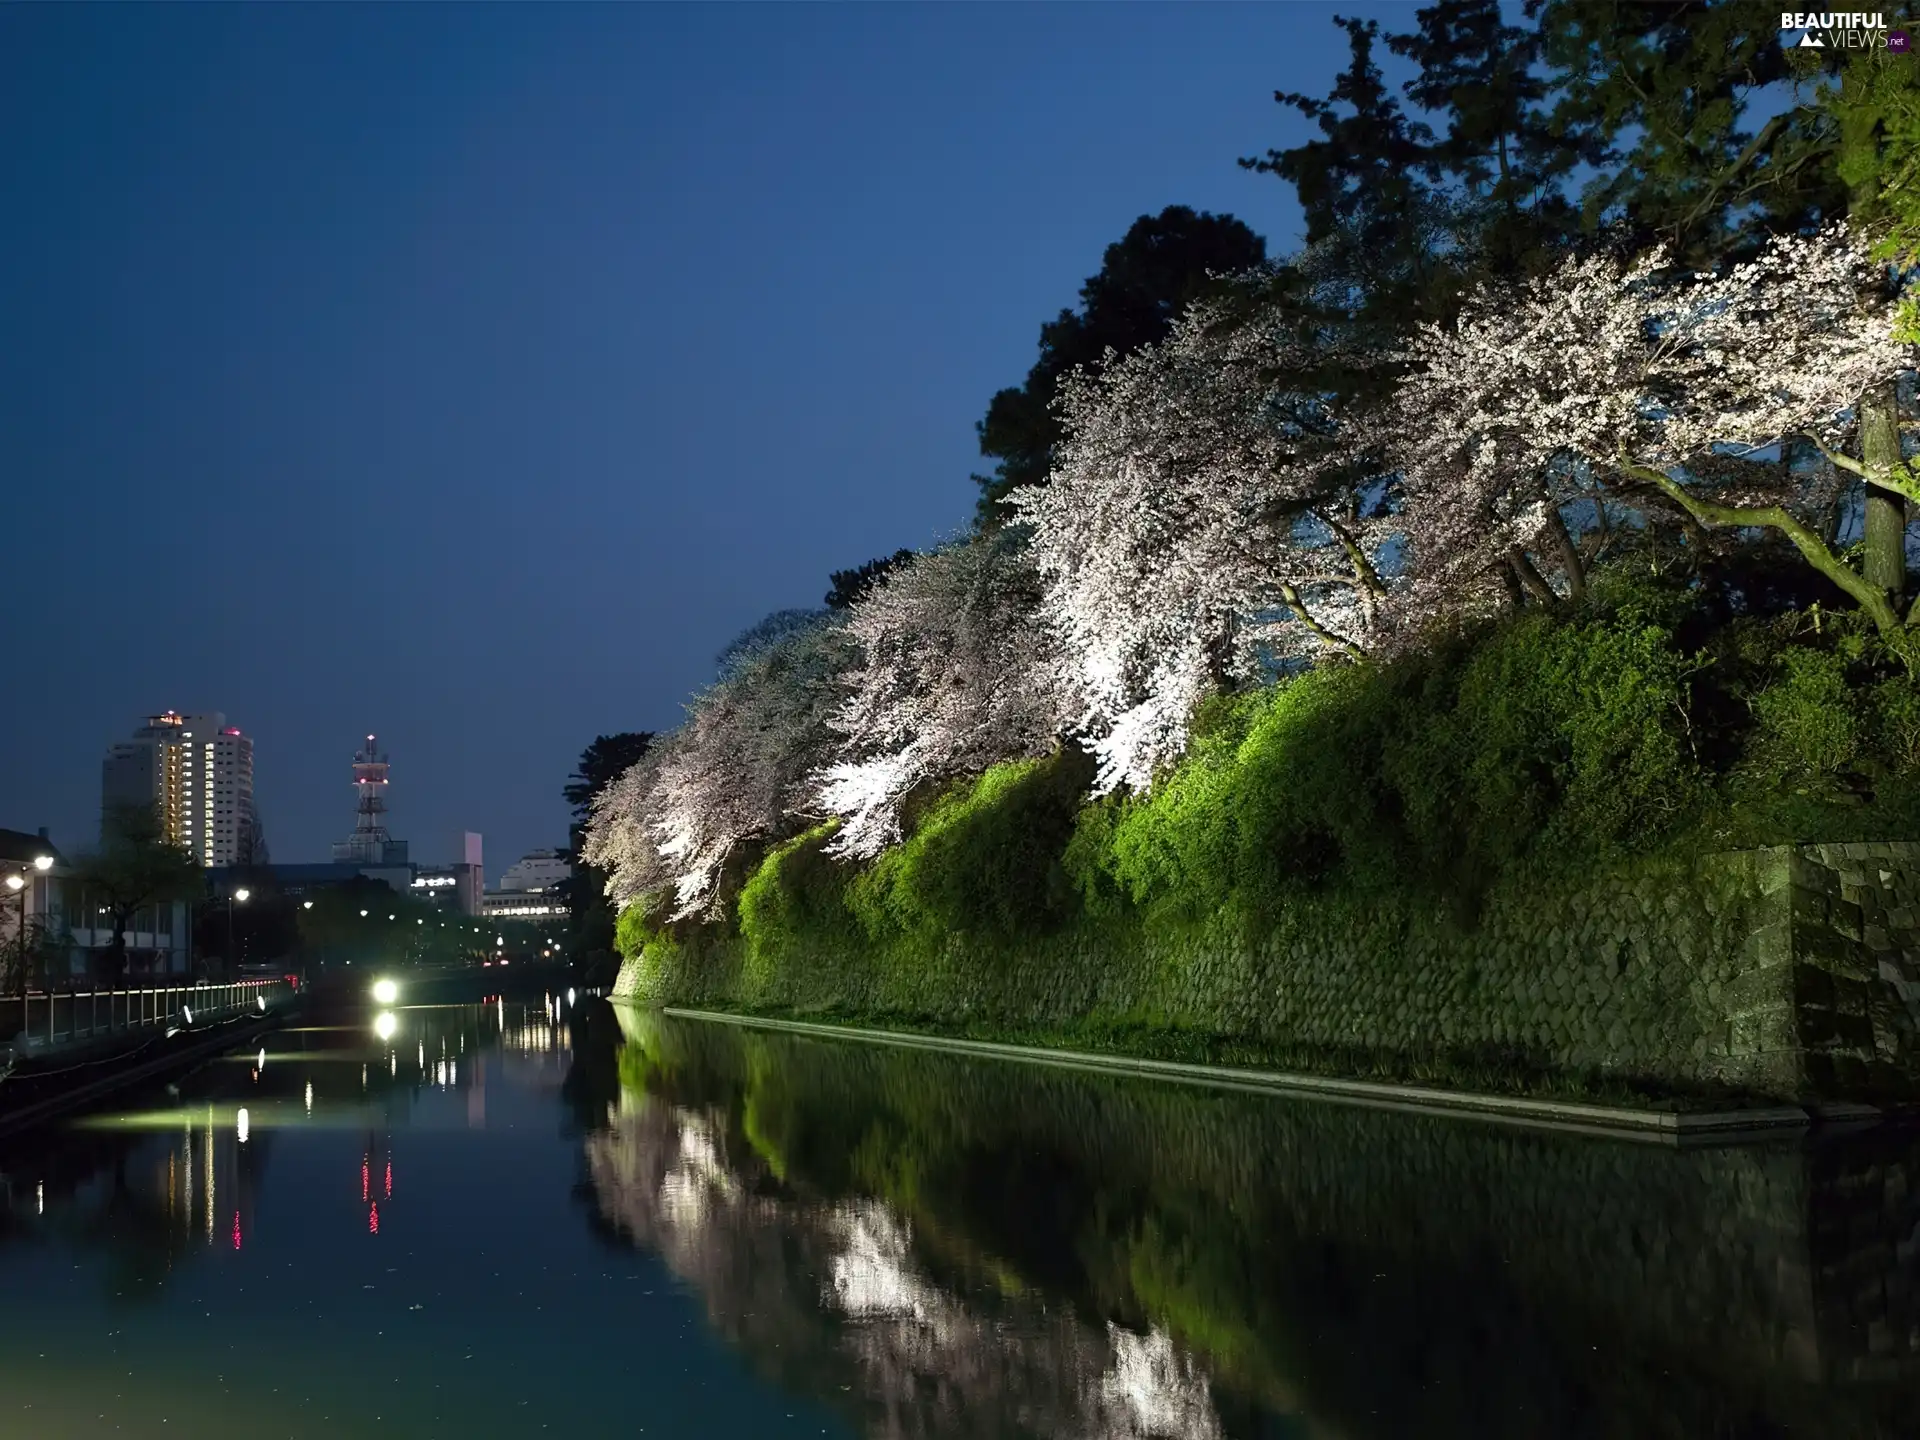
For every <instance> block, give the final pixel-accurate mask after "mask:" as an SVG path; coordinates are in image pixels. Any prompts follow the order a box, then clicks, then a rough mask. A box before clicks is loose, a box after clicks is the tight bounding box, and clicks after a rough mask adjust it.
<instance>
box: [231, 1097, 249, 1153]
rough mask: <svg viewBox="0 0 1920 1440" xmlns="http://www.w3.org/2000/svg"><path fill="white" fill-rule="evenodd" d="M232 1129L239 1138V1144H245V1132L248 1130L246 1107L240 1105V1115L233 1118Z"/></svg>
mask: <svg viewBox="0 0 1920 1440" xmlns="http://www.w3.org/2000/svg"><path fill="white" fill-rule="evenodd" d="M233 1128H234V1133H235V1134H237V1135H238V1136H239V1137H240V1143H241V1144H242V1145H244V1144H246V1143H247V1130H248V1125H247V1107H246V1106H244V1105H242V1106H241V1107H240V1113H239V1114H238V1115H236V1116H235V1117H234V1121H233Z"/></svg>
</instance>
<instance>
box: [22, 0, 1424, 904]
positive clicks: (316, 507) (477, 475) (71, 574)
mask: <svg viewBox="0 0 1920 1440" xmlns="http://www.w3.org/2000/svg"><path fill="white" fill-rule="evenodd" d="M1335 8H1336V7H1335V6H1334V5H1331V4H1329V5H1320V4H1305V3H1302V4H1295V5H1265V6H1255V5H1238V6H1217V7H1200V6H1174V7H1165V8H1161V7H1152V6H1139V5H1129V6H1119V5H1112V6H1102V7H1097V8H1096V7H1091V6H1064V5H1061V6H1046V7H1042V6H1011V5H1001V6H986V5H981V6H965V7H953V8H945V7H923V6H899V7H877V6H852V5H845V6H834V7H805V6H780V7H776V8H759V7H748V6H706V7H700V8H684V9H681V8H669V7H666V6H651V5H648V6H641V5H630V6H606V5H602V6H593V7H578V8H574V7H562V6H554V5H547V6H512V7H508V6H492V7H485V8H477V7H476V8H465V7H458V8H457V7H451V6H408V7H377V8H376V7H358V6H355V7H349V6H326V7H312V8H299V9H297V8H283V7H265V6H260V7H247V8H219V9H216V8H199V7H194V8H188V7H183V6H143V7H139V8H132V9H121V8H109V7H104V6H85V7H82V6H65V7H54V6H23V5H16V6H8V7H4V8H0V133H4V135H5V136H6V143H5V145H4V146H0V335H4V337H5V338H4V344H0V496H3V497H4V502H5V507H6V513H5V516H4V519H0V540H3V541H4V543H5V545H6V551H7V553H6V557H5V560H4V563H0V602H3V603H4V610H5V614H6V615H7V616H8V617H9V624H8V626H7V629H6V632H5V633H6V636H7V641H8V643H7V644H6V646H5V649H4V652H0V653H3V654H4V659H0V665H4V673H5V674H7V675H8V676H9V679H8V680H7V682H6V684H5V687H4V688H5V693H7V694H8V695H9V696H11V697H12V699H11V701H10V703H8V704H7V705H5V706H4V707H0V754H4V755H5V756H6V761H5V764H4V767H0V773H3V774H4V782H3V788H0V825H7V826H14V827H19V828H32V827H34V826H37V825H42V824H45V825H49V826H51V827H52V828H53V834H54V838H55V840H56V841H59V842H63V843H65V844H67V845H69V846H73V845H77V844H82V843H85V842H86V841H87V840H89V839H90V838H91V834H92V831H93V828H94V825H95V817H96V814H97V808H98V799H99V794H98V792H99V764H100V759H101V756H102V754H103V752H104V751H105V749H106V747H107V745H108V744H109V743H110V742H112V741H114V740H116V739H119V738H122V737H124V736H125V735H126V734H127V733H128V732H129V731H130V730H131V729H132V727H133V726H135V725H136V724H138V723H139V720H140V717H141V716H142V715H144V714H146V713H149V712H151V711H155V710H159V709H163V708H167V707H170V706H171V707H176V708H179V709H183V710H185V709H219V710H224V711H225V712H226V713H227V715H228V718H229V721H230V722H231V723H234V724H238V725H240V726H241V727H242V728H244V729H245V730H247V731H248V732H249V733H250V734H252V735H253V736H254V737H255V740H256V744H257V747H258V748H257V752H256V753H257V767H258V768H257V788H258V796H259V800H260V805H261V809H262V813H263V816H264V818H265V821H266V826H267V834H268V839H269V841H270V843H271V845H272V848H273V853H274V855H275V857H276V858H277V859H281V860H308V859H319V858H324V857H325V854H326V845H327V843H328V841H330V840H331V839H334V838H337V837H338V836H340V835H342V834H344V833H345V832H346V831H347V830H348V829H349V828H351V821H352V796H351V793H350V790H349V783H348V782H349V772H348V760H349V757H350V755H351V753H352V751H353V749H354V746H355V743H356V740H357V737H358V736H360V735H362V734H364V733H365V732H366V731H367V730H369V729H373V730H377V731H379V732H380V735H381V737H382V739H383V741H384V743H385V744H386V745H387V747H388V748H389V750H390V751H391V754H392V758H393V764H394V769H393V777H394V783H393V792H392V809H393V826H394V831H395V833H396V834H397V835H400V836H402V837H405V838H409V839H411V840H412V841H413V843H414V847H415V853H416V855H417V856H420V857H423V858H427V859H448V858H451V856H452V851H453V846H454V840H455V837H456V835H457V832H459V831H460V830H463V829H474V830H478V831H481V832H482V833H483V834H484V835H485V836H486V841H487V856H488V869H489V872H490V873H491V874H493V875H496V876H497V874H498V872H499V871H500V870H501V869H503V868H504V867H505V865H506V864H507V863H508V862H509V861H511V860H512V859H513V858H514V857H515V856H516V855H518V854H519V853H520V852H522V851H524V850H526V849H528V848H530V847H533V846H537V845H547V844H557V843H561V842H563V841H564V838H565V808H564V805H563V804H562V802H561V800H560V796H559V791H560V787H561V784H562V783H563V781H564V779H565V777H566V774H567V772H568V770H569V769H570V768H571V765H572V762H573V760H574V757H575V756H576V755H577V753H578V751H579V750H580V747H581V746H582V745H583V744H584V743H585V742H586V741H588V740H590V739H592V737H593V736H594V735H595V734H596V733H599V732H602V731H612V730H620V729H635V728H661V727H666V726H670V725H672V724H674V723H676V721H677V719H678V717H679V715H680V707H681V704H682V702H683V701H684V699H685V698H686V696H687V695H688V694H689V692H691V691H692V690H693V689H695V688H696V687H697V686H699V685H700V684H702V683H703V682H704V681H705V680H707V679H708V678H710V676H711V672H712V658H713V656H714V654H715V653H716V652H717V651H718V650H719V649H720V648H721V647H722V646H723V645H724V644H725V643H726V641H727V640H728V639H729V638H731V637H732V636H733V635H734V634H735V633H736V632H738V631H739V630H741V629H742V628H743V627H745V626H747V625H749V624H751V623H752V622H753V621H754V620H756V619H757V618H759V617H760V616H761V615H763V614H764V613H766V612H767V611H769V610H773V609H776V608H779V607H783V606H790V605H808V604H815V603H818V600H819V597H820V595H821V594H822V592H823V591H824V590H825V589H826V583H827V574H828V572H829V571H830V570H833V569H836V568H841V567H844V566H848V565H853V564H856V563H858V562H860V561H863V560H866V559H868V558H870V557H872V556H874V555H876V554H880V553H883V552H886V551H890V550H892V549H894V548H895V547H896V546H899V545H915V546H918V545H925V544H928V543H930V542H933V541H936V540H938V539H940V538H942V537H943V536H946V535H949V534H951V533H953V532H954V531H956V530H957V529H959V528H960V527H961V526H962V525H964V524H965V522H966V520H967V518H968V516H969V513H970V510H971V506H972V503H973V498H974V487H973V485H972V484H971V483H970V481H969V479H968V476H969V474H970V473H971V472H972V471H974V470H975V469H978V468H981V462H980V460H979V457H978V455H977V453H976V446H975V440H974V432H973V425H974V422H975V420H976V419H978V417H979V416H980V414H981V413H982V412H983V410H984V408H985V405H986V402H987V399H988V397H989V396H990V395H991V394H992V393H993V391H994V390H995V389H997V388H998V387H1000V386H1002V385H1006V384H1013V383H1017V382H1018V381H1019V380H1020V379H1021V377H1022V376H1023V375H1024V373H1025V371H1026V367H1027V366H1028V365H1029V364H1030V363H1031V361H1032V359H1033V355H1034V345H1035V339H1036V336H1037V332H1038V327H1039V324H1040V322H1041V321H1042V320H1043V319H1045V318H1046V317H1048V316H1049V315H1051V314H1052V313H1053V312H1054V311H1055V310H1057V309H1058V308H1059V307H1061V306H1063V305H1066V304H1070V303H1072V301H1073V299H1074V292H1075V290H1076V289H1077V287H1078V284H1079V282H1080V281H1081V279H1082V278H1083V277H1085V276H1086V275H1087V274H1089V273H1091V272H1092V271H1093V270H1094V269H1095V268H1097V266H1098V263H1099V258H1100V253H1101V250H1102V249H1103V248H1104V247H1105V246H1106V245H1107V244H1108V243H1109V242H1110V241H1112V240H1115V239H1117V238H1118V237H1119V236H1120V235H1121V234H1122V233H1123V232H1124V231H1125V229H1126V227H1127V225H1128V224H1129V223H1130V222H1131V221H1132V220H1133V219H1134V217H1135V216H1137V215H1139V214H1141V213H1142V212H1146V211H1155V210H1159V209H1160V208H1162V207H1163V206H1165V205H1168V204H1173V203H1183V204H1188V205H1192V206H1195V207H1199V208H1206V209H1212V210H1227V211H1231V212H1233V213H1234V214H1237V215H1239V216H1241V217H1242V218H1244V219H1245V220H1247V221H1248V222H1249V223H1250V224H1252V225H1253V226H1254V228H1255V229H1257V230H1259V231H1260V232H1261V233H1262V234H1264V235H1266V236H1267V237H1268V240H1269V242H1270V244H1271V245H1272V246H1273V247H1274V248H1275V249H1284V248H1286V247H1287V246H1288V245H1289V244H1291V243H1292V240H1293V237H1294V234H1295V231H1296V228H1297V211H1296V210H1295V207H1294V205H1293V202H1292V195H1291V192H1290V190H1289V189H1288V188H1287V187H1285V186H1284V185H1282V184H1281V183H1280V182H1278V181H1276V180H1274V179H1272V178H1270V177H1265V176H1257V175H1253V174H1250V173H1247V172H1244V171H1242V170H1240V169H1238V168H1237V167H1236V166H1235V164H1234V159H1235V157H1236V156H1238V155H1243V154H1250V153H1255V152H1258V151H1263V150H1264V149H1265V148H1266V147H1268V146H1269V145H1274V144H1290V143H1294V141H1296V140H1297V139H1298V138H1300V137H1301V136H1302V134H1303V133H1304V128H1305V127H1304V122H1303V121H1301V120H1300V119H1299V118H1298V117H1297V116H1293V115H1291V114H1290V112H1284V111H1282V110H1281V109H1280V108H1279V107H1278V106H1276V105H1275V104H1274V103H1273V101H1272V98H1271V96H1272V92H1273V91H1274V90H1275V89H1276V88H1282V89H1302V90H1307V91H1310V92H1314V93H1324V91H1325V90H1326V88H1327V87H1328V86H1329V85H1330V83H1331V81H1332V79H1333V76H1334V73H1335V72H1336V71H1337V70H1338V69H1339V67H1340V65H1341V64H1342V63H1343V61H1344V54H1345V47H1344V42H1343V37H1342V36H1341V35H1340V33H1339V32H1338V31H1337V30H1335V28H1334V27H1333V25H1332V24H1331V23H1330V16H1331V15H1332V13H1333V12H1334V9H1335ZM1338 8H1339V9H1340V10H1342V11H1345V12H1349V13H1351V12H1354V11H1361V12H1364V11H1365V10H1366V8H1367V7H1365V6H1356V5H1351V4H1344V5H1340V6H1338ZM1411 9H1412V7H1411V6H1410V5H1409V6H1397V7H1383V8H1382V11H1381V13H1383V14H1390V15H1391V16H1392V17H1393V19H1394V20H1395V22H1396V23H1400V24H1405V23H1409V22H1410V18H1411Z"/></svg>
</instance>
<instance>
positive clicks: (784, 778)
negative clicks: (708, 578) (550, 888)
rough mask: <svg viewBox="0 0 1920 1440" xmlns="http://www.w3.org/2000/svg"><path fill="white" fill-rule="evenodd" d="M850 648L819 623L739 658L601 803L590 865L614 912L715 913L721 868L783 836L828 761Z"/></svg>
mask: <svg viewBox="0 0 1920 1440" xmlns="http://www.w3.org/2000/svg"><path fill="white" fill-rule="evenodd" d="M851 659H852V646H851V643H850V641H849V639H848V637H847V634H846V632H845V630H844V628H843V627H842V626H841V625H840V624H839V623H837V622H836V621H834V620H831V619H823V620H821V621H820V622H818V623H817V624H814V625H812V626H809V627H807V628H805V629H802V630H799V631H796V632H791V633H788V634H785V635H783V636H781V637H779V638H777V639H775V640H773V641H770V642H768V643H766V644H762V645H759V646H757V647H754V648H752V649H750V650H748V651H746V652H745V653H743V654H740V655H737V656H735V657H734V658H733V659H732V660H731V662H730V664H729V668H728V669H727V672H726V675H725V676H724V678H722V679H721V680H720V681H719V682H718V683H716V684H714V685H713V686H711V687H709V688H708V689H707V690H706V691H705V692H704V693H702V694H701V695H700V696H698V697H697V698H696V699H695V700H694V701H693V703H692V704H691V705H690V706H689V707H688V713H687V720H686V723H685V724H683V725H682V726H681V727H680V728H679V729H678V730H675V731H674V732H672V733H671V734H670V735H667V736H664V737H662V738H661V739H660V740H658V741H656V742H655V743H654V746H653V748H652V750H651V751H650V752H649V754H648V755H647V757H646V758H645V759H644V760H642V761H641V762H640V763H639V764H638V765H636V766H634V767H633V769H632V770H630V771H628V772H627V774H626V775H624V776H622V777H621V778H620V779H619V780H618V781H616V782H615V783H614V784H613V785H611V786H609V787H608V788H607V790H606V791H605V792H604V793H603V794H602V795H601V797H600V799H599V800H598V801H597V802H596V803H595V805H594V811H593V818H592V820H591V821H590V822H589V824H588V826H587V838H586V847H585V855H586V858H587V862H588V863H589V864H592V865H596V866H599V867H601V868H602V869H604V870H606V871H607V872H608V887H607V888H608V893H609V894H610V895H611V896H612V897H613V898H614V900H615V902H616V903H617V904H619V905H621V906H625V905H627V904H630V903H631V902H633V901H635V900H637V899H639V898H641V897H642V896H645V895H648V894H652V893H655V892H657V891H660V890H666V889H670V890H671V891H672V895H673V908H672V911H671V918H674V919H684V918H687V917H689V916H693V915H701V914H705V915H708V916H711V915H713V914H714V913H715V906H716V905H718V904H719V903H720V900H721V898H722V897H721V894H720V885H719V882H720V879H721V876H722V874H723V872H724V871H725V868H726V866H727V863H728V861H729V860H731V859H733V858H734V857H735V856H736V855H738V854H739V853H740V852H741V850H742V847H744V846H746V845H747V844H749V843H752V842H756V841H761V842H764V841H768V840H777V839H779V838H782V837H783V836H785V835H786V834H788V833H790V832H791V831H792V830H793V829H794V828H795V826H796V824H797V823H798V821H799V818H800V817H801V816H802V815H803V814H804V812H805V810H806V804H805V802H806V798H807V789H808V785H809V781H810V778H811V777H812V776H813V774H814V773H815V772H816V771H818V770H819V769H820V768H821V767H822V766H823V765H824V764H825V763H826V762H827V760H828V758H829V756H830V755H831V753H832V749H833V745H834V734H833V732H832V731H831V730H830V729H829V727H828V721H829V719H830V718H831V717H832V715H833V714H834V713H835V711H836V710H837V709H838V708H839V706H840V704H841V703H842V701H843V699H844V697H845V694H846V683H845V676H846V671H847V667H848V665H849V663H850V661H851Z"/></svg>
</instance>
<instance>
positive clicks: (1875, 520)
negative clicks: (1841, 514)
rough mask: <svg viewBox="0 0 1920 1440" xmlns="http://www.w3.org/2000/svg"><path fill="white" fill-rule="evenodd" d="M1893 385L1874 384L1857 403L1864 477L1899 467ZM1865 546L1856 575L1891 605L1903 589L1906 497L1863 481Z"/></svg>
mask: <svg viewBox="0 0 1920 1440" xmlns="http://www.w3.org/2000/svg"><path fill="white" fill-rule="evenodd" d="M1895 404H1896V402H1895V398H1894V389H1893V382H1892V381H1891V380H1889V381H1887V382H1886V383H1885V384H1882V385H1876V386H1874V387H1873V389H1871V390H1869V391H1868V392H1867V393H1866V394H1865V395H1864V396H1863V397H1862V398H1861V401H1860V450H1861V454H1860V458H1861V460H1862V461H1863V462H1864V463H1865V464H1866V467H1867V474H1868V475H1869V476H1873V475H1884V474H1886V473H1887V472H1888V471H1889V470H1892V469H1893V468H1894V467H1895V466H1896V465H1898V464H1899V463H1900V417H1899V414H1898V413H1897V411H1896V409H1895ZM1866 508H1867V514H1866V545H1865V552H1864V555H1863V557H1862V559H1863V563H1862V565H1861V573H1862V574H1863V575H1864V577H1865V578H1866V581H1867V583H1868V584H1869V585H1872V586H1874V587H1876V588H1877V589H1880V590H1884V591H1886V593H1887V595H1888V596H1889V597H1890V598H1891V599H1892V600H1893V601H1894V602H1895V604H1896V605H1897V604H1898V603H1899V600H1900V597H1901V595H1902V593H1903V592H1904V591H1905V590H1906V588H1907V502H1906V497H1904V496H1902V495H1899V494H1896V493H1895V492H1894V491H1892V490H1888V489H1884V488H1882V487H1881V486H1879V485H1876V484H1874V483H1873V481H1872V480H1871V479H1869V480H1868V481H1867V494H1866Z"/></svg>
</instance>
